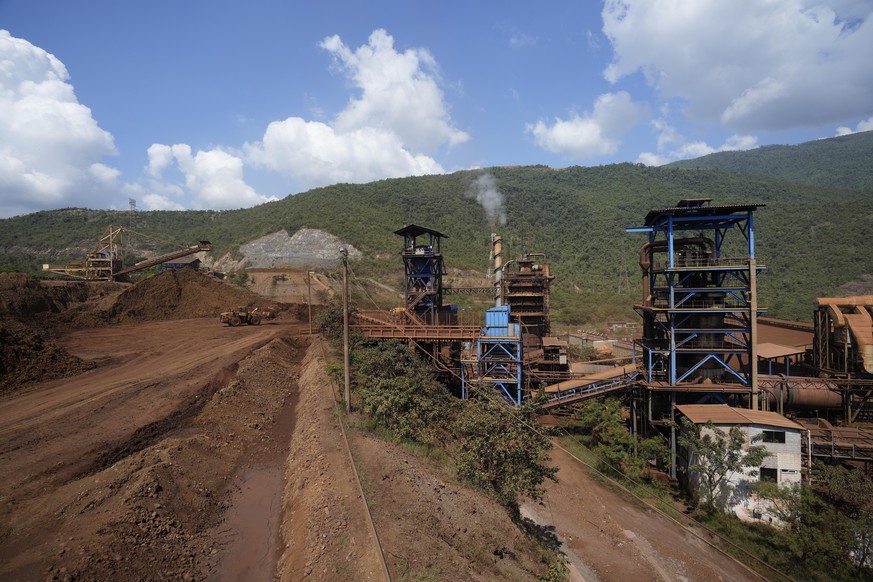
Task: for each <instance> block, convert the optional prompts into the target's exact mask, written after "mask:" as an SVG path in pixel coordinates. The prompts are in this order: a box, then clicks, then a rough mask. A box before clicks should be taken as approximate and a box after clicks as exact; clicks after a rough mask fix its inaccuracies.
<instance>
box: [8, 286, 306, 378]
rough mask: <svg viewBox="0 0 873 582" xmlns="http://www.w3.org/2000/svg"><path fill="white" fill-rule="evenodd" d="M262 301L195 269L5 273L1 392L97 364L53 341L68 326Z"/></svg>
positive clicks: (177, 315)
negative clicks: (138, 276) (139, 274)
mask: <svg viewBox="0 0 873 582" xmlns="http://www.w3.org/2000/svg"><path fill="white" fill-rule="evenodd" d="M263 302H264V300H263V298H261V297H260V296H259V295H257V294H255V293H252V292H250V291H248V290H246V289H243V288H241V287H236V286H234V285H228V284H226V283H222V282H220V281H217V280H216V279H213V278H212V277H209V276H208V275H204V274H202V273H200V272H198V271H194V270H192V269H184V270H182V271H168V272H165V273H161V274H159V275H156V276H155V277H151V278H149V279H146V280H144V281H141V282H140V283H137V284H135V285H130V284H122V283H115V282H108V281H40V280H38V279H36V278H35V277H32V276H30V275H26V274H24V273H0V345H2V346H3V350H2V353H0V393H4V392H10V391H14V390H16V389H19V388H21V387H23V386H27V385H30V384H32V383H34V382H40V381H46V380H51V379H55V378H65V377H70V376H74V375H76V374H80V373H82V372H83V371H85V370H88V369H90V368H92V367H93V366H94V364H93V363H84V362H83V361H82V360H81V359H79V358H77V357H75V356H72V355H70V354H69V353H68V352H66V351H65V350H64V349H63V348H61V347H59V346H58V345H56V344H55V343H54V339H55V337H57V336H60V335H63V334H64V333H65V332H66V331H68V330H71V329H81V328H95V327H101V326H104V325H108V324H116V323H129V322H142V321H157V320H176V319H193V318H199V317H213V316H216V317H217V315H218V313H219V312H221V311H227V310H230V309H231V308H233V307H235V306H242V305H246V306H255V305H258V304H263ZM296 311H299V309H297V310H296Z"/></svg>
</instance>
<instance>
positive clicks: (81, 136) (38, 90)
mask: <svg viewBox="0 0 873 582" xmlns="http://www.w3.org/2000/svg"><path fill="white" fill-rule="evenodd" d="M69 80H70V76H69V73H68V72H67V69H66V67H65V66H64V65H63V63H61V61H60V60H58V59H57V58H55V57H54V56H53V55H51V54H49V53H47V52H46V51H44V50H43V49H41V48H39V47H36V46H34V45H32V44H31V43H29V42H28V41H26V40H23V39H20V38H15V37H13V36H12V35H10V34H9V32H8V31H6V30H0V136H2V140H0V192H2V193H3V196H2V199H0V216H10V215H13V214H19V213H24V212H30V211H32V210H35V209H43V208H56V207H58V206H65V205H83V204H84V203H85V201H86V200H89V199H91V196H92V192H93V191H94V189H95V188H96V187H99V186H103V185H105V184H106V183H107V182H112V181H114V179H115V178H116V177H117V173H116V171H115V170H113V169H112V168H110V167H109V166H106V165H104V164H102V162H101V158H102V157H103V156H106V155H112V154H114V153H115V145H114V141H113V138H112V135H110V134H109V133H108V132H107V131H105V130H103V129H101V128H100V126H99V125H98V124H97V122H96V121H95V120H94V118H93V117H92V116H91V110H90V109H88V108H87V107H86V106H84V105H82V104H81V103H79V102H78V100H77V99H76V95H75V92H74V91H73V87H72V85H71V84H70V83H69Z"/></svg>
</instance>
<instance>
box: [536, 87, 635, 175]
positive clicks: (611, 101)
mask: <svg viewBox="0 0 873 582" xmlns="http://www.w3.org/2000/svg"><path fill="white" fill-rule="evenodd" d="M648 112H649V109H648V107H647V106H646V105H645V104H642V103H636V102H634V101H633V100H632V99H631V97H630V95H629V94H628V93H627V92H626V91H618V92H616V93H605V94H603V95H600V96H599V97H598V98H597V99H596V100H595V102H594V109H593V111H592V112H591V113H586V114H584V115H582V116H579V115H575V114H574V115H573V116H571V118H570V119H568V120H564V119H560V118H556V119H555V120H554V122H553V123H551V124H549V123H546V122H545V121H542V120H541V121H538V122H536V123H533V124H530V123H529V124H527V126H526V128H525V131H526V132H528V133H530V134H532V135H533V138H534V141H535V142H536V144H537V145H539V146H540V147H542V148H543V149H546V150H548V151H550V152H554V153H558V154H561V155H564V156H566V157H568V158H571V159H584V158H589V157H592V156H598V155H608V154H612V153H615V152H616V151H618V148H619V146H620V145H621V137H622V135H623V134H624V133H625V132H627V131H628V130H629V129H630V128H632V127H633V126H634V125H636V124H637V123H638V122H639V121H640V120H641V119H642V118H643V117H645V116H646V115H648Z"/></svg>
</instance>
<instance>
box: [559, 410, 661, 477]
mask: <svg viewBox="0 0 873 582" xmlns="http://www.w3.org/2000/svg"><path fill="white" fill-rule="evenodd" d="M576 419H577V420H578V421H579V425H580V428H581V429H582V430H583V431H585V432H586V433H587V434H586V436H585V437H584V440H585V441H587V442H586V444H587V445H588V446H590V447H592V448H593V449H594V452H595V453H596V454H597V456H598V458H599V459H600V463H601V468H602V469H607V468H611V469H620V470H621V471H622V472H623V473H624V474H625V475H627V476H629V477H634V478H640V477H645V476H646V475H647V474H648V462H649V461H655V462H657V463H660V462H662V461H664V460H666V459H667V458H668V454H669V451H668V450H667V445H666V444H665V443H664V441H663V440H661V439H660V438H658V437H652V438H646V439H639V440H638V442H637V446H636V451H637V454H636V455H634V436H633V435H632V434H631V433H630V431H629V430H628V426H627V420H626V419H625V415H624V411H623V409H622V405H621V401H620V400H619V399H617V398H605V399H597V400H589V401H588V402H586V403H585V404H584V405H582V406H581V407H580V408H579V409H578V410H577V412H576Z"/></svg>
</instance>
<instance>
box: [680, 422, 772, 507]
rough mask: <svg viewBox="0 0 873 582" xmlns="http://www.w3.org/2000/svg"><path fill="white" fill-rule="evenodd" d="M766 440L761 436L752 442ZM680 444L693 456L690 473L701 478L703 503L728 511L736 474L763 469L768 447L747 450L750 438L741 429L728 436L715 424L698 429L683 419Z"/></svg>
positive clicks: (734, 428)
mask: <svg viewBox="0 0 873 582" xmlns="http://www.w3.org/2000/svg"><path fill="white" fill-rule="evenodd" d="M762 438H763V435H758V436H757V437H755V438H754V439H752V442H758V441H760V440H761V439H762ZM678 442H679V445H680V446H682V447H685V448H686V450H687V451H688V452H689V466H688V470H689V471H691V472H692V473H696V474H697V475H698V476H699V477H700V498H701V503H702V504H703V506H704V507H706V508H707V509H710V510H714V509H719V510H720V509H724V506H725V504H726V502H727V499H728V498H729V497H730V495H731V493H732V492H733V491H732V489H733V488H732V486H731V485H730V481H731V479H732V478H733V476H734V475H735V474H737V473H741V472H743V471H744V470H746V469H748V468H750V467H759V466H760V465H761V461H763V460H764V457H766V456H767V449H766V447H764V445H754V444H750V446H749V447H748V448H746V446H745V444H746V435H745V433H744V432H743V431H742V429H741V428H740V427H739V426H732V427H730V429H729V430H728V431H727V432H725V431H724V430H722V429H721V428H719V427H717V426H715V424H713V423H712V421H707V422H706V423H705V424H703V425H696V424H694V423H693V422H691V421H690V420H688V419H687V418H685V417H683V418H682V420H681V435H680V437H679V441H678Z"/></svg>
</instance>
